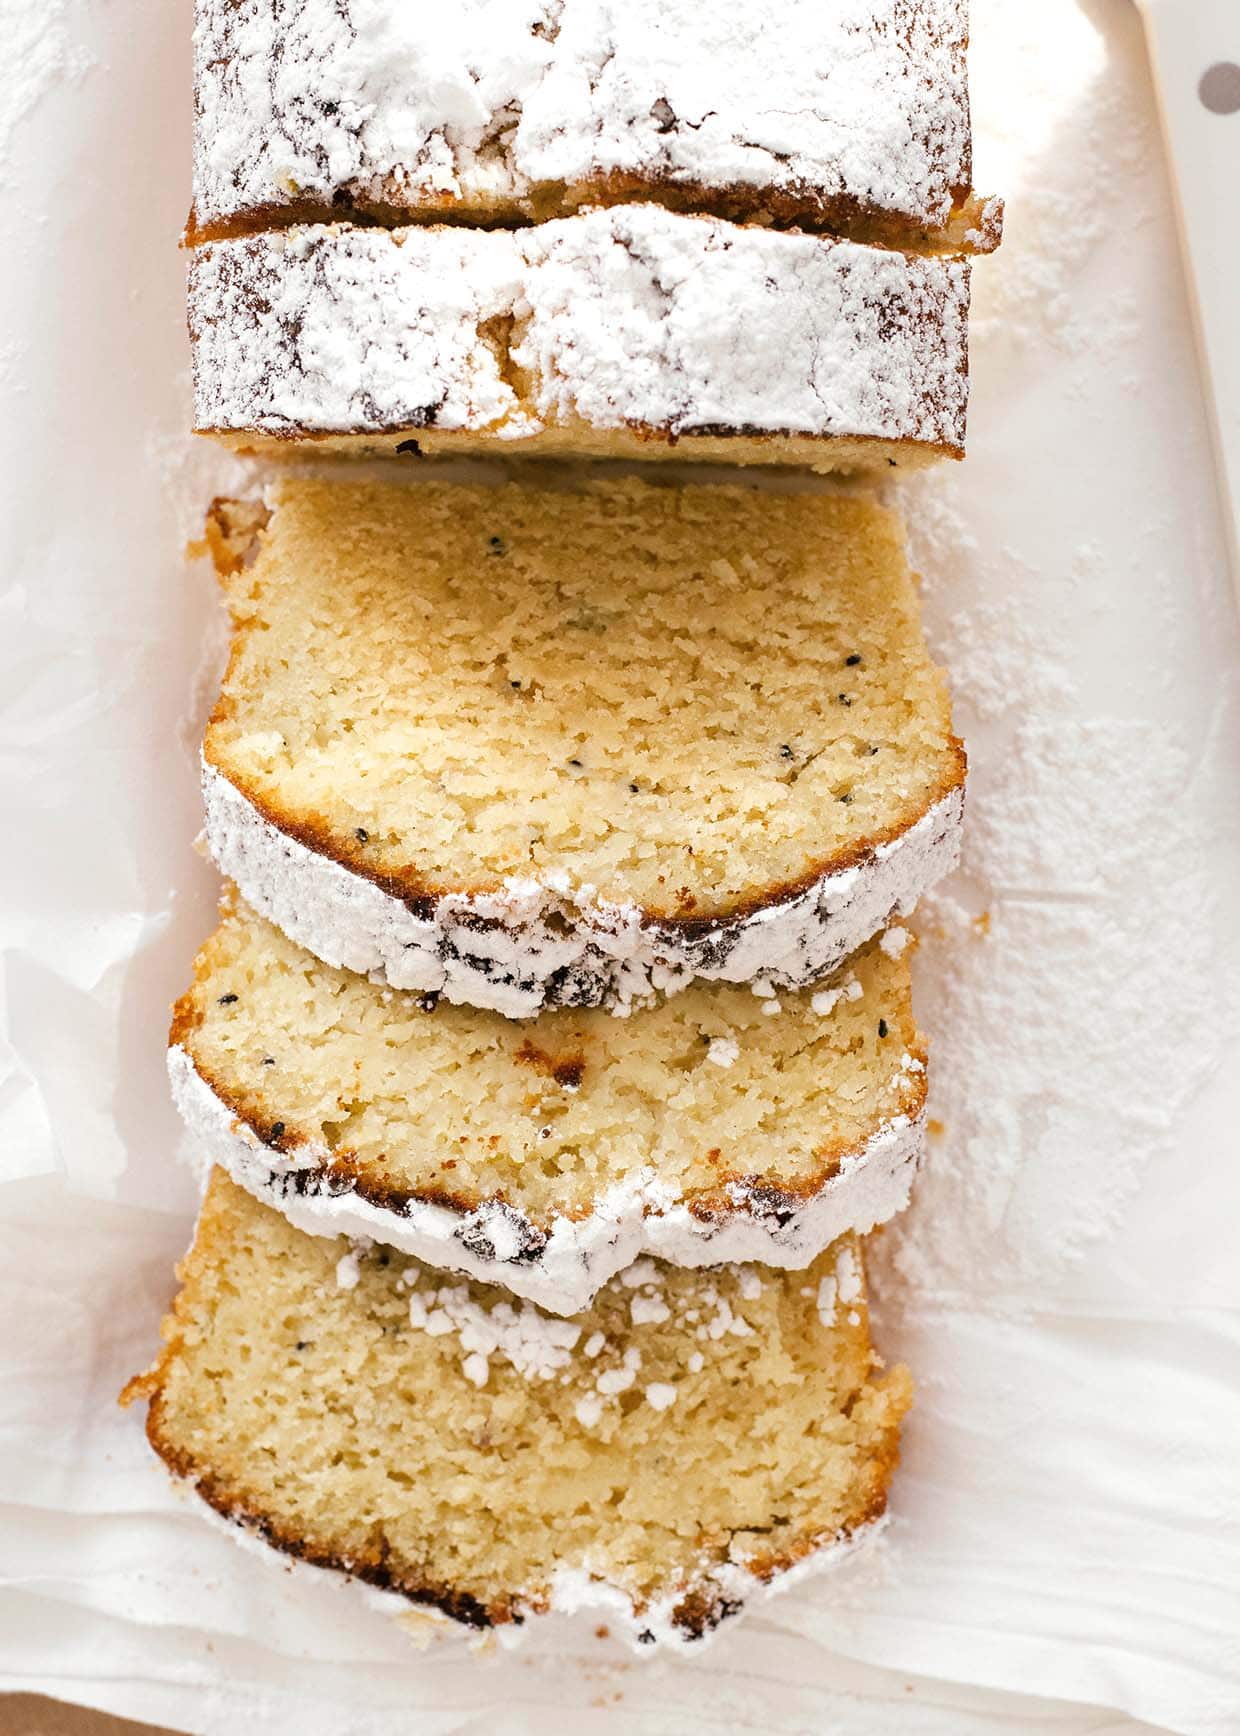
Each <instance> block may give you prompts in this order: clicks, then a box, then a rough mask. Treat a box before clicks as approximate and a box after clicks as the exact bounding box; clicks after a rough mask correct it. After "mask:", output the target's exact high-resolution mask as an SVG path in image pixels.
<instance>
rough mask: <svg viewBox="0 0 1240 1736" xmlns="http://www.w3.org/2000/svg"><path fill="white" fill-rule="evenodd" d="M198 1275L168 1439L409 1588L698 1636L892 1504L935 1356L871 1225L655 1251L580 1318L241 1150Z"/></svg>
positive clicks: (289, 1543)
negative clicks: (823, 1240) (326, 1232)
mask: <svg viewBox="0 0 1240 1736" xmlns="http://www.w3.org/2000/svg"><path fill="white" fill-rule="evenodd" d="M181 1279H182V1284H183V1289H182V1291H181V1294H180V1296H179V1297H178V1299H177V1301H176V1304H175V1307H174V1310H173V1313H172V1315H171V1317H170V1319H169V1320H168V1321H167V1323H166V1325H165V1328H164V1337H165V1339H166V1346H165V1349H164V1351H163V1353H162V1355H161V1356H160V1358H159V1360H158V1361H157V1362H156V1364H155V1365H154V1367H153V1368H152V1369H151V1370H150V1371H149V1372H148V1373H147V1374H145V1375H142V1376H139V1377H138V1378H137V1379H135V1380H134V1381H132V1382H131V1383H130V1385H129V1387H128V1389H127V1390H126V1394H125V1398H126V1400H128V1399H132V1398H134V1397H142V1398H147V1399H149V1400H150V1411H149V1414H148V1418H147V1434H148V1436H149V1438H150V1441H151V1444H152V1446H153V1447H154V1448H155V1451H156V1452H157V1453H158V1454H159V1455H160V1456H161V1457H162V1458H163V1459H164V1460H165V1462H166V1463H167V1465H168V1467H169V1469H170V1470H171V1471H172V1473H173V1475H174V1476H175V1477H177V1478H178V1479H180V1480H182V1481H183V1482H184V1483H186V1484H187V1485H189V1486H190V1487H192V1488H193V1489H195V1490H196V1491H197V1493H198V1494H199V1495H200V1496H201V1497H202V1499H203V1500H204V1501H206V1502H207V1503H209V1505H210V1506H211V1507H212V1508H214V1509H215V1511H216V1512H217V1513H218V1514H220V1515H222V1516H223V1517H224V1518H225V1519H226V1520H228V1521H231V1522H232V1523H233V1524H234V1525H235V1526H236V1527H238V1530H239V1532H240V1533H242V1534H248V1535H249V1536H251V1537H254V1538H260V1539H263V1540H265V1541H266V1542H267V1543H269V1544H272V1545H274V1547H275V1548H276V1549H277V1550H281V1551H283V1552H284V1553H285V1555H286V1556H291V1557H294V1558H296V1559H297V1560H299V1561H302V1562H307V1563H311V1564H313V1565H315V1566H318V1567H330V1568H337V1569H339V1570H340V1571H342V1572H344V1573H347V1574H350V1575H352V1576H353V1577H354V1578H355V1579H357V1580H360V1581H362V1582H364V1583H366V1584H369V1585H370V1586H374V1587H378V1588H381V1589H382V1590H384V1591H387V1592H390V1593H394V1594H396V1595H395V1596H394V1597H393V1598H391V1600H390V1603H389V1607H390V1608H392V1609H393V1610H394V1611H395V1610H400V1609H404V1610H415V1609H421V1610H425V1611H427V1612H430V1613H432V1614H436V1613H437V1614H438V1615H439V1616H440V1617H442V1618H443V1619H444V1621H445V1625H446V1624H456V1625H457V1626H458V1630H460V1629H464V1630H468V1629H474V1630H486V1629H491V1628H495V1629H498V1630H499V1631H500V1634H501V1636H507V1637H510V1638H511V1637H515V1630H516V1628H517V1627H518V1626H519V1625H520V1624H522V1623H524V1622H525V1621H526V1619H527V1618H528V1617H530V1616H533V1615H538V1614H543V1613H546V1612H551V1611H565V1612H568V1611H582V1612H593V1613H594V1614H595V1616H596V1617H597V1616H598V1615H601V1616H602V1617H603V1619H604V1620H605V1621H606V1622H607V1623H609V1624H612V1625H614V1626H615V1628H617V1629H618V1630H619V1631H620V1632H622V1633H623V1634H624V1635H625V1636H626V1637H628V1638H630V1639H632V1640H634V1641H636V1642H638V1643H639V1644H643V1645H649V1644H651V1643H653V1642H658V1641H664V1642H669V1643H672V1644H681V1645H683V1644H684V1643H686V1642H689V1641H693V1640H699V1639H701V1638H702V1637H703V1636H704V1635H705V1634H707V1633H708V1632H709V1631H710V1630H711V1629H713V1628H715V1627H716V1626H717V1625H718V1624H719V1623H720V1622H721V1621H723V1620H724V1619H725V1618H726V1617H728V1616H732V1615H735V1614H736V1613H737V1612H738V1611H739V1610H740V1609H741V1607H742V1606H743V1605H744V1604H745V1603H746V1601H747V1600H748V1599H749V1598H751V1597H753V1596H755V1595H756V1594H759V1593H761V1592H763V1591H766V1590H772V1589H776V1588H778V1587H779V1586H780V1585H781V1584H784V1583H787V1582H788V1581H789V1580H790V1579H791V1578H792V1577H793V1572H794V1570H796V1572H797V1573H798V1574H799V1573H800V1572H805V1571H808V1570H810V1569H811V1568H814V1567H819V1566H825V1565H827V1564H828V1563H830V1562H832V1561H834V1560H837V1559H838V1558H839V1557H840V1556H841V1555H842V1554H844V1553H845V1552H846V1551H847V1550H848V1549H849V1548H850V1547H852V1546H853V1545H855V1544H856V1543H857V1542H858V1541H860V1540H861V1539H862V1538H863V1537H865V1536H867V1535H871V1534H872V1533H873V1531H874V1529H875V1522H876V1521H877V1520H878V1519H879V1518H880V1516H881V1515H882V1513H883V1510H884V1507H885V1505H886V1499H887V1487H888V1482H889V1480H890V1476H891V1472H892V1469H893V1466H894V1464H895V1462H896V1456H897V1449H898V1435H899V1424H900V1419H901V1417H902V1415H903V1413H904V1411H905V1410H906V1409H907V1406H908V1402H909V1380H908V1376H907V1374H906V1372H905V1371H904V1370H903V1369H896V1370H894V1371H892V1372H890V1373H888V1374H886V1375H881V1374H879V1373H878V1372H877V1371H878V1369H879V1368H880V1367H881V1365H880V1364H879V1363H878V1360H877V1358H876V1357H875V1355H874V1353H873V1351H872V1350H871V1347H870V1340H869V1335H868V1328H867V1318H866V1307H865V1300H864V1295H863V1280H862V1272H861V1261H860V1251H859V1248H858V1246H857V1244H855V1243H853V1242H851V1241H848V1240H845V1241H844V1242H842V1243H839V1244H837V1245H836V1246H835V1247H834V1248H833V1249H831V1250H830V1251H829V1252H827V1253H826V1254H824V1255H822V1256H821V1257H820V1259H819V1260H818V1261H816V1262H815V1264H814V1266H813V1267H812V1268H811V1269H810V1270H809V1271H808V1272H805V1273H797V1274H793V1275H788V1274H783V1273H770V1272H758V1271H757V1270H756V1269H755V1268H753V1267H747V1266H741V1267H736V1266H724V1267H720V1268H717V1269H715V1270H711V1271H706V1272H686V1271H683V1270H678V1269H676V1268H673V1267H666V1266H656V1265H655V1263H654V1262H653V1261H640V1262H638V1263H637V1264H636V1265H635V1266H633V1267H631V1268H630V1269H629V1270H628V1271H626V1272H625V1273H624V1274H623V1275H622V1276H620V1277H617V1278H615V1279H613V1280H612V1282H611V1283H610V1284H609V1285H608V1286H607V1287H606V1289H605V1290H603V1291H602V1292H601V1293H600V1295H599V1296H598V1298H597V1299H596V1301H595V1303H594V1305H593V1307H592V1308H591V1309H590V1310H589V1311H588V1312H586V1313H583V1314H581V1315H579V1316H578V1317H577V1318H576V1319H574V1320H571V1321H568V1320H562V1319H558V1318H554V1317H552V1316H549V1315H546V1314H543V1313H541V1312H540V1311H539V1310H538V1309H537V1308H535V1307H534V1306H533V1305H532V1304H530V1303H528V1302H518V1303H514V1302H513V1301H512V1300H511V1298H510V1297H508V1296H506V1295H505V1294H504V1293H503V1292H502V1291H499V1290H496V1289H493V1288H491V1287H489V1286H487V1285H481V1284H476V1283H469V1282H464V1281H461V1280H454V1279H448V1278H446V1277H445V1276H444V1274H442V1273H437V1272H433V1271H428V1270H427V1269H426V1268H425V1267H423V1266H420V1265H418V1264H417V1263H416V1262H411V1261H409V1260H408V1259H405V1258H403V1257H401V1256H399V1255H396V1254H394V1253H392V1252H391V1251H389V1250H386V1249H380V1248H373V1249H364V1248H360V1247H358V1246H352V1247H351V1246H350V1244H349V1242H348V1241H346V1240H343V1239H340V1240H334V1241H333V1240H329V1239H327V1238H324V1237H319V1236H307V1235H305V1234H304V1233H303V1232H302V1231H300V1230H298V1229H295V1228H294V1227H293V1226H292V1225H291V1224H289V1223H288V1222H287V1220H286V1219H284V1218H283V1217H281V1216H280V1215H279V1214H278V1213H277V1212H274V1211H272V1210H270V1209H269V1208H268V1207H266V1206H264V1205H260V1204H259V1203H258V1202H257V1201H256V1200H254V1199H252V1198H251V1196H250V1195H249V1194H248V1193H246V1192H245V1191H244V1190H242V1189H240V1188H238V1187H236V1186H235V1185H234V1184H233V1183H232V1182H231V1181H229V1180H228V1179H227V1177H225V1176H224V1175H223V1174H222V1173H220V1172H219V1171H217V1172H216V1173H215V1175H214V1177H213V1179H212V1181H211V1183H210V1187H209V1190H208V1193H207V1198H206V1201H205V1204H204V1207H203V1212H202V1216H201V1218H200V1221H199V1226H198V1233H197V1238H196V1240H195V1243H194V1246H193V1248H192V1250H191V1252H190V1253H189V1255H188V1256H187V1258H186V1260H185V1262H184V1264H183V1266H182V1268H181Z"/></svg>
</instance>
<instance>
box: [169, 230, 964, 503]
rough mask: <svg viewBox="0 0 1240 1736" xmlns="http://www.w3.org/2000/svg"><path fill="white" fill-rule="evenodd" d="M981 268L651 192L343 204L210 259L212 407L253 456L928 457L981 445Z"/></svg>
mask: <svg viewBox="0 0 1240 1736" xmlns="http://www.w3.org/2000/svg"><path fill="white" fill-rule="evenodd" d="M968 303H969V266H968V263H967V261H965V260H962V259H957V258H948V257H935V258H918V257H915V256H913V255H910V254H905V253H898V252H892V251H890V250H885V249H881V248H875V247H865V246H859V245H856V244H854V243H852V242H848V241H832V240H829V239H826V238H823V237H819V236H811V235H799V234H783V233H778V232H775V231H773V230H769V229H755V228H748V229H746V228H739V227H737V226H736V225H734V224H730V223H725V222H721V221H719V220H717V219H714V218H706V217H690V216H680V215H677V214H675V213H671V212H667V211H664V210H661V209H659V208H658V207H656V206H652V205H626V206H619V207H616V208H615V209H611V210H601V211H592V212H587V213H584V214H582V215H580V216H576V217H570V218H565V219H564V220H562V221H558V222H552V223H544V224H539V225H537V226H535V227H534V228H528V229H520V230H516V231H509V230H495V231H486V230H479V229H469V228H460V227H455V228H454V227H447V228H445V227H432V228H420V229H399V230H395V231H390V230H385V229H359V228H355V227H350V226H348V225H343V226H342V225H328V226H317V227H310V228H297V229H293V230H290V231H275V232H270V233H267V234H261V235H252V236H247V237H243V238H240V239H232V240H224V241H218V242H215V243H212V244H208V245H205V246H203V247H200V248H197V249H196V250H195V251H194V253H193V255H192V261H191V265H190V275H189V324H190V335H191V340H192V351H193V367H194V384H195V425H196V427H197V429H198V431H199V432H202V433H208V434H212V435H214V436H216V437H217V438H219V439H221V440H223V441H224V442H225V443H226V444H228V445H229V446H231V447H233V448H235V449H237V450H241V451H247V452H253V451H257V452H264V453H268V454H272V453H274V454H276V455H280V454H285V455H287V454H288V453H289V451H290V449H293V450H296V447H297V444H298V443H300V442H304V441H313V442H314V445H315V450H316V452H322V451H331V452H343V453H347V454H350V455H353V456H366V455H374V454H382V453H393V452H396V453H406V454H414V455H418V454H426V455H435V454H441V453H453V452H462V451H482V452H492V453H494V452H495V451H497V450H504V451H508V450H511V451H512V452H513V453H520V454H522V455H531V454H532V455H535V456H545V455H552V456H568V457H606V456H611V457H625V456H628V457H636V458H643V459H657V458H681V459H722V460H724V461H725V462H729V463H737V464H800V465H808V466H812V467H814V468H816V469H820V470H848V469H858V468H867V467H873V466H876V465H880V466H884V467H890V466H892V465H896V466H904V467H910V466H913V467H915V466H918V465H923V464H926V463H929V462H931V461H933V460H934V459H936V458H940V457H943V456H948V457H954V458H959V457H960V456H961V455H962V453H963V449H964V440H965V413H966V406H967V399H968Z"/></svg>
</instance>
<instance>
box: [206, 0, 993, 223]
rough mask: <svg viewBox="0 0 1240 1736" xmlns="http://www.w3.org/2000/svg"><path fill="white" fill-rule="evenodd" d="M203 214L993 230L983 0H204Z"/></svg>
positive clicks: (213, 219)
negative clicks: (624, 206) (976, 145)
mask: <svg viewBox="0 0 1240 1736" xmlns="http://www.w3.org/2000/svg"><path fill="white" fill-rule="evenodd" d="M196 11H197V28H196V31H195V50H196V77H195V83H196V113H197V120H196V127H195V152H194V206H195V209H194V217H193V219H192V222H191V234H193V235H199V236H206V237H213V236H218V235H220V234H225V233H229V232H235V231H236V230H238V229H240V228H250V229H253V228H257V227H263V226H267V225H272V224H280V223H288V222H289V221H291V220H296V219H305V218H310V219H312V220H318V219H321V218H323V217H325V216H330V215H336V214H341V213H348V212H354V213H357V214H359V215H364V216H366V217H368V218H369V219H371V220H377V221H379V222H386V223H394V222H404V221H409V220H411V219H416V218H418V217H425V216H428V215H429V216H432V217H433V216H438V215H440V214H449V215H455V216H458V217H460V218H463V219H465V220H467V221H470V222H475V223H477V222H481V223H494V222H509V223H511V222H519V221H523V220H524V221H528V220H529V219H531V218H535V219H537V218H543V217H547V216H562V215H565V214H566V213H569V212H572V211H573V210H575V209H577V208H578V207H580V206H581V205H583V204H598V203H614V202H616V201H617V200H629V199H635V198H637V199H650V200H655V201H659V202H661V203H663V204H665V205H667V206H670V207H673V208H677V209H682V210H683V209H690V210H696V211H704V212H710V213H713V214H716V215H720V216H726V217H731V218H738V219H750V218H758V219H761V220H763V221H774V222H777V223H784V224H788V223H795V224H797V225H799V226H801V227H804V228H825V229H831V230H834V231H836V232H838V233H844V234H849V233H851V234H856V235H858V236H860V237H862V238H864V239H869V240H879V241H884V242H886V243H889V244H893V245H897V246H907V245H920V246H924V247H936V246H937V247H943V246H948V247H952V248H968V249H972V250H976V251H984V250H987V249H989V248H990V247H993V246H994V245H995V244H996V242H997V241H998V238H999V230H1000V211H999V207H998V202H997V201H994V200H983V199H980V198H978V196H977V195H976V194H975V193H974V192H973V189H972V184H971V177H972V164H971V138H970V125H969V101H968V85H967V76H966V66H965V60H966V48H967V30H968V16H967V5H966V0H757V3H755V0H712V3H711V4H710V5H703V4H702V3H701V0H623V4H619V3H618V0H445V3H444V4H441V5H439V6H436V7H433V8H427V7H424V6H418V5H411V4H408V3H407V0H245V3H244V4H240V5H239V4H237V0H197V5H196Z"/></svg>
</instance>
